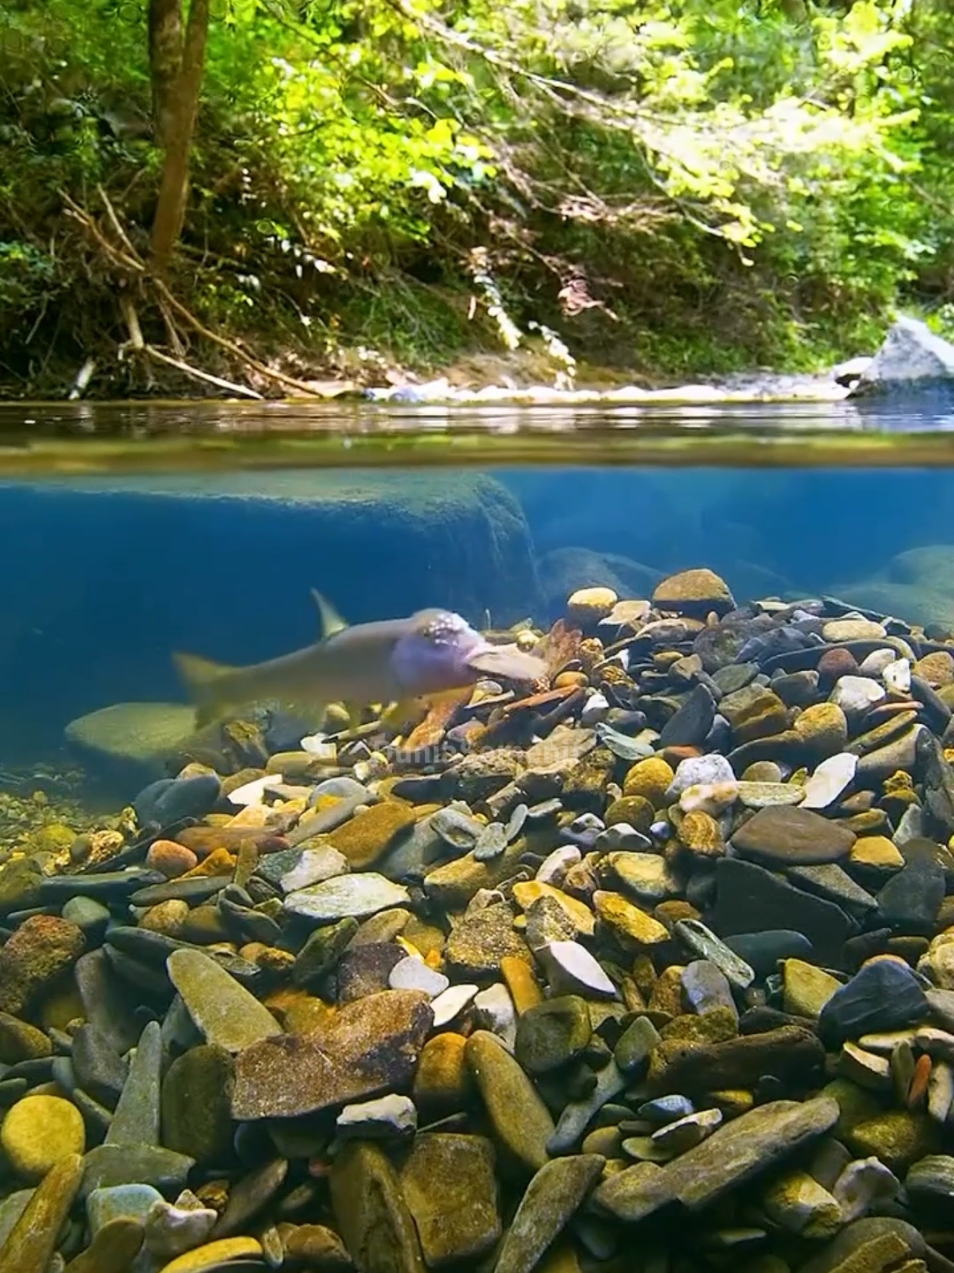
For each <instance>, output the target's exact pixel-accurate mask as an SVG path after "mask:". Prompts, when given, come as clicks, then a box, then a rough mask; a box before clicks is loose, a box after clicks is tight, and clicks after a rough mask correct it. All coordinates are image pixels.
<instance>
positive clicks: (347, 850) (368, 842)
mask: <svg viewBox="0 0 954 1273" xmlns="http://www.w3.org/2000/svg"><path fill="white" fill-rule="evenodd" d="M415 820H416V815H415V813H414V810H413V808H412V807H411V806H410V805H407V804H404V803H403V802H402V803H399V802H398V801H396V800H382V801H381V803H380V804H373V805H370V806H369V807H368V808H367V809H363V810H360V811H359V812H357V813H355V815H354V817H352V818H349V820H348V821H347V822H345V823H344V824H343V825H342V826H340V827H338V828H337V829H336V830H335V831H334V832H332V834H331V839H332V842H333V844H334V847H335V848H336V849H337V850H338V852H339V853H343V854H344V856H345V857H346V858H347V859H348V861H349V862H350V864H351V867H352V870H355V871H366V870H367V869H368V867H369V866H373V865H374V864H375V863H376V862H377V861H378V859H379V858H381V857H383V856H384V854H385V853H386V852H387V851H388V849H389V848H390V847H391V845H392V844H393V843H394V842H395V840H397V839H398V838H399V837H400V835H401V834H402V832H404V831H407V830H408V829H409V828H410V827H412V826H413V825H414V822H415Z"/></svg>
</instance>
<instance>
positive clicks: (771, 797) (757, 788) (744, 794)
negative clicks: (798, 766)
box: [737, 770, 805, 809]
mask: <svg viewBox="0 0 954 1273" xmlns="http://www.w3.org/2000/svg"><path fill="white" fill-rule="evenodd" d="M746 772H748V770H746ZM737 791H738V797H739V800H740V802H741V803H742V804H744V805H745V807H746V808H747V809H770V808H772V807H773V806H774V805H786V804H801V803H802V801H803V800H804V798H805V788H804V787H801V786H798V785H796V784H795V783H792V782H747V781H740V782H739V784H738V788H737Z"/></svg>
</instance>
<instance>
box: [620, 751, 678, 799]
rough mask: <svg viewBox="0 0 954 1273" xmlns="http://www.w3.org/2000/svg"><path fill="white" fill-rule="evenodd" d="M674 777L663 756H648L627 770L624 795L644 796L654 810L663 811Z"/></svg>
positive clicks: (624, 780)
mask: <svg viewBox="0 0 954 1273" xmlns="http://www.w3.org/2000/svg"><path fill="white" fill-rule="evenodd" d="M674 777H675V773H674V772H673V768H672V766H671V765H670V764H669V763H668V762H667V761H665V760H663V758H662V757H661V756H647V757H646V759H645V760H637V762H636V764H635V765H633V766H632V768H630V769H629V770H627V773H626V777H625V778H624V779H623V795H624V796H642V797H643V799H644V800H648V801H649V802H650V804H651V805H652V806H653V808H654V809H662V808H663V807H664V806H665V804H666V792H667V791H668V790H669V786H670V784H671V783H672V780H673V778H674Z"/></svg>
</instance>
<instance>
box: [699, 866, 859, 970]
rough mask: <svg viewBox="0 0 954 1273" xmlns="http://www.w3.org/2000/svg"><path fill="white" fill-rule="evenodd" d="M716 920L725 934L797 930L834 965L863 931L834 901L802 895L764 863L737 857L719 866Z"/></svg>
mask: <svg viewBox="0 0 954 1273" xmlns="http://www.w3.org/2000/svg"><path fill="white" fill-rule="evenodd" d="M711 924H712V928H713V930H714V931H715V932H716V933H718V935H719V936H720V937H722V938H727V937H730V936H733V935H734V934H736V933H746V934H751V933H753V932H765V931H767V930H770V929H781V928H785V929H794V930H795V931H796V932H799V933H801V934H802V935H803V936H804V937H806V938H807V939H808V940H809V941H810V942H811V944H812V946H813V948H814V956H813V957H814V958H816V959H817V960H818V961H819V962H820V963H824V964H831V965H833V966H835V967H839V966H840V965H841V959H842V949H843V947H844V944H845V942H846V941H847V939H848V938H849V937H852V936H854V934H855V933H856V932H857V931H858V926H857V924H856V923H855V922H854V920H853V919H851V917H850V916H848V915H846V914H845V912H844V911H843V910H842V909H841V907H840V906H836V905H835V903H834V902H828V901H826V900H825V899H824V898H823V897H813V896H812V895H811V894H810V893H803V892H802V890H801V889H799V888H795V887H794V886H793V885H791V884H789V883H787V882H786V881H785V880H782V879H779V877H778V876H777V875H773V874H772V872H771V871H767V870H765V868H764V867H761V866H756V865H755V863H754V862H743V861H741V860H740V859H738V858H721V859H720V860H719V862H718V863H717V864H716V901H715V906H714V908H713V912H712V917H711ZM733 949H735V948H734V947H733ZM736 953H737V954H738V953H740V952H739V951H738V950H736ZM746 959H747V962H750V963H751V960H749V959H748V958H747V957H746Z"/></svg>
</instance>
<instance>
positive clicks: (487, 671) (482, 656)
mask: <svg viewBox="0 0 954 1273" xmlns="http://www.w3.org/2000/svg"><path fill="white" fill-rule="evenodd" d="M464 662H465V663H466V665H467V666H468V667H469V668H470V669H471V671H473V672H478V673H480V674H481V675H482V676H504V677H506V678H507V680H509V681H539V680H540V679H541V678H542V677H545V676H546V675H547V665H546V663H544V661H543V659H541V658H538V657H537V656H536V655H535V654H527V653H526V651H525V650H520V649H518V648H517V646H516V645H491V644H490V642H489V641H484V642H482V643H481V644H480V645H478V646H476V647H475V648H474V649H473V650H470V651H469V652H468V653H467V654H466V655H465V657H464Z"/></svg>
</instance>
